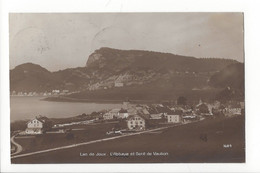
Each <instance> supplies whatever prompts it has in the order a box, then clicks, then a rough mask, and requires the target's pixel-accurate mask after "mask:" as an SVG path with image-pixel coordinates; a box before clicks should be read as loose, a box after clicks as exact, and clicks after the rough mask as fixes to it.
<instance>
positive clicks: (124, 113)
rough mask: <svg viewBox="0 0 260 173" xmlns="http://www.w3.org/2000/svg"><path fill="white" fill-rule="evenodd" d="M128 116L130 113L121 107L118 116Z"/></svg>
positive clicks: (121, 117) (122, 117)
mask: <svg viewBox="0 0 260 173" xmlns="http://www.w3.org/2000/svg"><path fill="white" fill-rule="evenodd" d="M128 116H129V114H128V112H127V110H125V109H121V110H120V111H119V114H118V116H117V118H120V119H124V118H127V117H128Z"/></svg>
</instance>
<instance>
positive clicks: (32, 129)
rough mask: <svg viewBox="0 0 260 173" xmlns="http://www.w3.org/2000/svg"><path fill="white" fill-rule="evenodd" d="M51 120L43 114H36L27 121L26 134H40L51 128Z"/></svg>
mask: <svg viewBox="0 0 260 173" xmlns="http://www.w3.org/2000/svg"><path fill="white" fill-rule="evenodd" d="M51 126H52V125H51V121H50V120H49V119H48V118H47V117H44V116H38V117H35V118H34V119H32V120H30V121H29V122H27V128H26V130H25V133H26V134H30V135H33V134H42V133H44V132H45V131H46V130H48V129H50V128H51Z"/></svg>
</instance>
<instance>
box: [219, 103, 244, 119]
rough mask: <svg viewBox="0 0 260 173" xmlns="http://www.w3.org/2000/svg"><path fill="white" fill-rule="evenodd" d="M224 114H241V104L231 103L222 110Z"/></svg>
mask: <svg viewBox="0 0 260 173" xmlns="http://www.w3.org/2000/svg"><path fill="white" fill-rule="evenodd" d="M223 113H224V115H225V116H228V117H229V116H233V115H241V113H242V111H241V106H240V104H238V103H231V104H229V105H228V107H227V108H226V109H225V110H224V112H223Z"/></svg>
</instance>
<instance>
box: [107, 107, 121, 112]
mask: <svg viewBox="0 0 260 173" xmlns="http://www.w3.org/2000/svg"><path fill="white" fill-rule="evenodd" d="M119 111H120V109H118V108H116V109H112V110H111V111H109V112H111V113H117V112H119Z"/></svg>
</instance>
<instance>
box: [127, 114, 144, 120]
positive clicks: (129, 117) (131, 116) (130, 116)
mask: <svg viewBox="0 0 260 173" xmlns="http://www.w3.org/2000/svg"><path fill="white" fill-rule="evenodd" d="M133 117H140V118H142V119H143V120H146V118H145V117H143V116H142V115H129V116H128V117H127V120H129V119H131V118H133Z"/></svg>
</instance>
